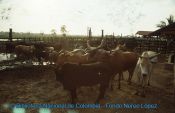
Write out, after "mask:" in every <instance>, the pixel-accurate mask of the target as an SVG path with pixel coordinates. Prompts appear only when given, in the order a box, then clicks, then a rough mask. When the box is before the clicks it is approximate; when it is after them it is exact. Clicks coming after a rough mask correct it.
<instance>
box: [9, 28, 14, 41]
mask: <svg viewBox="0 0 175 113" xmlns="http://www.w3.org/2000/svg"><path fill="white" fill-rule="evenodd" d="M12 38H13V37H12V28H10V29H9V41H10V42H12Z"/></svg>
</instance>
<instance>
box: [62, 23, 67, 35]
mask: <svg viewBox="0 0 175 113" xmlns="http://www.w3.org/2000/svg"><path fill="white" fill-rule="evenodd" d="M60 31H61V33H62V34H63V36H66V33H67V30H66V25H62V26H61V29H60Z"/></svg>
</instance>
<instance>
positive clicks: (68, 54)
mask: <svg viewBox="0 0 175 113" xmlns="http://www.w3.org/2000/svg"><path fill="white" fill-rule="evenodd" d="M104 44H105V43H104V40H102V41H101V44H100V45H99V46H98V47H92V46H91V45H90V41H89V40H88V41H87V49H74V50H73V51H67V50H63V49H61V50H59V51H56V50H55V49H54V47H51V46H49V47H45V46H41V44H40V45H28V46H26V45H17V46H16V47H15V49H14V52H15V53H16V55H17V58H26V59H31V58H36V59H38V61H39V62H42V61H43V60H46V61H49V62H50V63H51V64H52V63H54V64H55V65H56V67H55V73H56V80H57V81H59V82H61V83H62V84H63V86H64V88H65V89H67V90H69V91H70V92H71V96H72V103H74V102H75V99H76V97H77V96H76V88H78V87H80V86H92V85H95V84H100V94H99V96H98V98H97V100H96V102H99V100H100V99H102V98H104V94H105V90H106V89H107V88H108V87H109V88H110V89H112V88H113V87H112V80H113V78H114V76H115V75H117V74H118V75H119V77H118V78H119V80H118V82H119V83H118V88H120V87H121V85H120V81H121V79H122V78H123V74H122V73H123V72H124V71H128V73H129V77H128V84H131V80H132V76H133V73H134V72H136V74H137V76H138V78H139V79H138V80H139V82H140V85H141V86H142V91H139V90H138V91H137V93H138V94H141V95H142V96H145V90H144V87H145V86H146V84H148V85H149V80H150V75H151V70H152V61H154V62H156V60H157V55H158V54H157V53H156V52H153V51H144V52H143V53H142V54H141V55H139V54H138V53H135V52H132V51H127V48H126V47H125V45H121V44H118V45H117V47H116V48H115V49H112V50H105V48H103V47H104Z"/></svg>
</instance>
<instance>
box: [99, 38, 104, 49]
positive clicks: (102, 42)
mask: <svg viewBox="0 0 175 113" xmlns="http://www.w3.org/2000/svg"><path fill="white" fill-rule="evenodd" d="M104 43H105V40H104V39H102V40H101V43H100V45H99V46H98V47H97V49H99V48H101V47H103V46H104Z"/></svg>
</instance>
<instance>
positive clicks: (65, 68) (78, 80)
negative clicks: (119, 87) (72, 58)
mask: <svg viewBox="0 0 175 113" xmlns="http://www.w3.org/2000/svg"><path fill="white" fill-rule="evenodd" d="M55 73H56V80H57V81H59V82H61V83H62V84H63V86H64V88H65V89H67V90H69V91H70V92H71V96H72V103H74V102H75V98H77V95H76V89H77V88H79V87H81V86H93V85H96V84H100V94H99V96H98V98H97V100H96V102H99V100H100V99H102V98H104V94H105V90H106V88H107V87H108V85H109V80H110V77H111V75H112V74H111V69H110V68H109V66H107V65H106V64H104V63H101V62H97V63H90V64H72V63H65V64H63V65H62V66H61V67H57V68H56V70H55Z"/></svg>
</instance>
